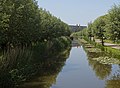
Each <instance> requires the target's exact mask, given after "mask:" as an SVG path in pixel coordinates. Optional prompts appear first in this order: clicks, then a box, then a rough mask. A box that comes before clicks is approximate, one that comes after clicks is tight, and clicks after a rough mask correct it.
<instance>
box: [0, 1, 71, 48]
mask: <svg viewBox="0 0 120 88" xmlns="http://www.w3.org/2000/svg"><path fill="white" fill-rule="evenodd" d="M69 35H70V31H69V26H68V25H67V24H65V23H64V22H62V21H61V20H60V19H58V18H56V17H55V16H53V15H51V14H50V13H49V12H48V11H46V10H43V9H42V8H39V7H38V5H37V2H36V0H0V47H1V48H3V47H14V46H28V45H32V44H36V43H38V42H44V41H50V40H52V39H53V38H58V37H61V36H69Z"/></svg>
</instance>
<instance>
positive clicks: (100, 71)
mask: <svg viewBox="0 0 120 88" xmlns="http://www.w3.org/2000/svg"><path fill="white" fill-rule="evenodd" d="M88 60H89V65H90V66H91V67H92V69H93V71H94V72H95V74H96V76H97V77H98V78H99V79H101V80H103V79H106V78H107V77H108V76H109V75H110V74H111V65H107V64H101V63H99V62H98V61H95V60H92V59H88Z"/></svg>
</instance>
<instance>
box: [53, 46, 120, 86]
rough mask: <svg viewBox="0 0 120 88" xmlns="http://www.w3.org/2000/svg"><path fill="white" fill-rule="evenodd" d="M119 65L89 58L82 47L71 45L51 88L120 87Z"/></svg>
mask: <svg viewBox="0 0 120 88" xmlns="http://www.w3.org/2000/svg"><path fill="white" fill-rule="evenodd" d="M119 75H120V66H119V65H104V64H101V63H99V62H96V61H92V60H89V59H88V57H87V54H86V52H85V51H84V49H83V47H82V46H80V47H72V49H71V52H70V56H69V58H68V59H67V61H66V64H65V66H64V67H63V69H62V71H61V72H60V73H59V75H58V76H57V78H56V82H55V83H54V84H53V85H52V86H51V88H120V78H119Z"/></svg>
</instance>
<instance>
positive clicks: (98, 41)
mask: <svg viewBox="0 0 120 88" xmlns="http://www.w3.org/2000/svg"><path fill="white" fill-rule="evenodd" d="M95 42H97V43H101V41H100V39H95ZM104 45H105V46H109V47H112V48H115V49H120V45H118V44H113V43H106V42H105V43H104Z"/></svg>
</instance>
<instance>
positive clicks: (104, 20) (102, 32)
mask: <svg viewBox="0 0 120 88" xmlns="http://www.w3.org/2000/svg"><path fill="white" fill-rule="evenodd" d="M78 34H79V35H81V36H85V37H87V38H88V39H89V40H91V39H92V37H93V38H94V39H95V38H99V39H101V42H102V43H104V42H103V40H105V39H107V40H110V41H113V42H120V5H114V6H113V7H112V8H111V9H110V10H109V11H108V13H107V14H105V15H103V16H100V17H98V18H97V19H96V20H95V21H94V22H90V23H88V28H87V29H85V30H83V31H81V32H79V33H78ZM94 39H93V40H94Z"/></svg>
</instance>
